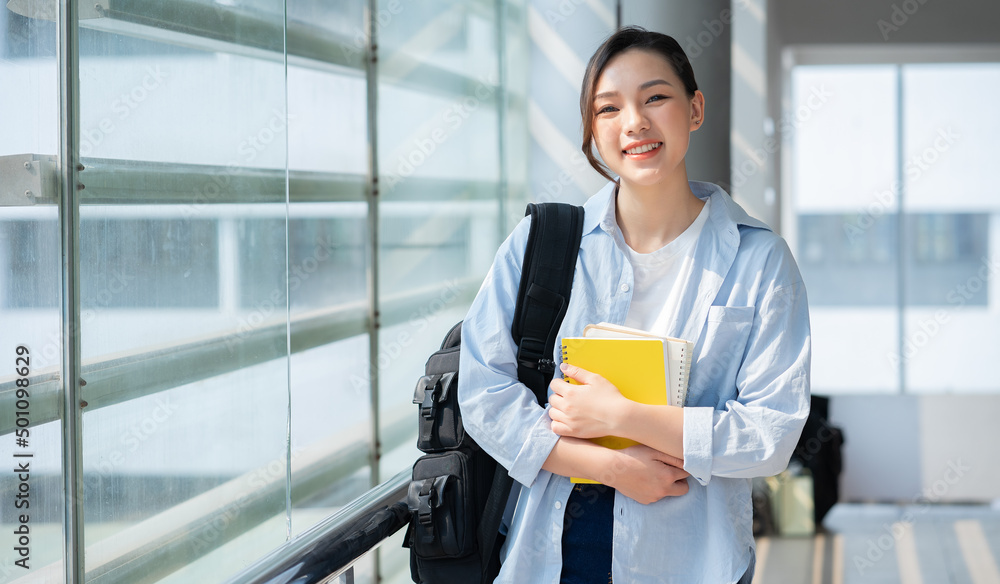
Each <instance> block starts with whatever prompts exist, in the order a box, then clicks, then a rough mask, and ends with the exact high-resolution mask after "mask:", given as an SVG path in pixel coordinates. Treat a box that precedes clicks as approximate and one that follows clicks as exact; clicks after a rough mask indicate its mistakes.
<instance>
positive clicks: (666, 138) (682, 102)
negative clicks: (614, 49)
mask: <svg viewBox="0 0 1000 584" xmlns="http://www.w3.org/2000/svg"><path fill="white" fill-rule="evenodd" d="M703 113H704V97H702V95H701V92H700V91H696V92H695V97H693V98H688V96H687V93H686V92H685V90H684V84H683V82H681V79H680V77H678V75H677V73H675V72H674V69H673V67H671V66H670V64H669V63H668V62H667V61H666V59H664V58H663V57H661V56H660V55H658V54H656V53H653V52H650V51H645V50H639V49H632V50H628V51H625V52H624V53H621V54H620V55H617V56H615V57H614V58H613V59H611V61H609V62H608V64H607V66H606V67H605V68H604V71H603V73H601V77H600V78H599V79H598V80H597V86H596V88H595V91H594V119H593V120H592V121H591V123H592V124H593V129H594V143H595V144H596V145H597V151H598V152H600V154H601V158H602V159H604V162H605V164H607V166H608V168H610V169H611V170H612V171H613V172H614V173H616V174H617V175H618V176H620V177H621V179H622V182H623V183H630V184H633V185H636V186H650V185H655V184H657V183H660V182H662V181H664V180H666V179H667V178H668V177H670V176H671V175H673V174H674V172H676V171H677V170H678V169H680V170H683V166H684V155H685V154H686V153H687V148H688V142H689V138H690V133H691V131H693V130H695V129H697V128H698V125H699V124H698V122H700V120H701V119H702V114H703Z"/></svg>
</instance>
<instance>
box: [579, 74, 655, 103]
mask: <svg viewBox="0 0 1000 584" xmlns="http://www.w3.org/2000/svg"><path fill="white" fill-rule="evenodd" d="M655 85H669V86H670V87H673V86H674V84H673V83H671V82H669V81H667V80H666V79H653V80H652V81H647V82H645V83H643V84H642V85H640V86H639V91H643V90H646V89H649V88H650V87H653V86H655ZM616 95H618V92H617V91H605V92H604V93H598V94H597V95H595V96H594V100H595V101H596V100H598V99H604V98H606V97H613V96H616Z"/></svg>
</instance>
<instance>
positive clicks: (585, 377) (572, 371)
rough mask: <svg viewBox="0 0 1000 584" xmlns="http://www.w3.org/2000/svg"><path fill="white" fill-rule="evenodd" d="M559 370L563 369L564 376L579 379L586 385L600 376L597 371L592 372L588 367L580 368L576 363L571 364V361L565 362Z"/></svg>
mask: <svg viewBox="0 0 1000 584" xmlns="http://www.w3.org/2000/svg"><path fill="white" fill-rule="evenodd" d="M559 370H560V371H562V374H563V377H569V378H570V379H573V380H574V381H579V382H580V383H582V384H584V385H586V384H588V383H591V382H592V381H593V380H594V379H597V378H600V375H598V374H596V373H591V372H590V371H587V370H586V369H580V368H579V367H577V366H576V365H570V364H569V363H563V364H562V365H560V366H559Z"/></svg>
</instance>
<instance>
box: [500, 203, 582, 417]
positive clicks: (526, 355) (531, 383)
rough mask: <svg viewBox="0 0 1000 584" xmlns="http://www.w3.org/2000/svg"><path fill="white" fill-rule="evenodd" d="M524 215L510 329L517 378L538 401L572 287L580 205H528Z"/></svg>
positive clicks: (546, 381) (543, 396) (543, 392)
mask: <svg viewBox="0 0 1000 584" xmlns="http://www.w3.org/2000/svg"><path fill="white" fill-rule="evenodd" d="M525 215H531V228H530V230H529V231H528V245H527V247H526V248H525V252H524V261H523V263H522V265H521V283H520V285H519V287H518V291H517V304H516V307H515V309H514V320H513V322H512V323H511V330H510V332H511V335H512V336H513V337H514V342H515V343H517V346H518V351H517V377H518V379H519V380H520V381H521V383H524V384H525V385H527V386H528V387H529V388H531V390H532V391H533V392H534V393H535V397H536V398H538V403H540V404H544V403H545V402H546V394H547V390H548V385H549V382H550V381H552V376H553V374H554V373H555V363H554V362H553V361H552V353H553V351H554V350H555V342H556V336H557V335H558V333H559V325H560V324H561V323H562V319H563V316H565V315H566V308H567V306H568V305H569V297H570V291H571V290H572V288H573V272H574V270H575V269H576V258H577V255H578V253H579V251H580V238H581V236H582V235H583V207H578V206H575V205H570V204H567V203H530V204H528V208H527V209H526V211H525Z"/></svg>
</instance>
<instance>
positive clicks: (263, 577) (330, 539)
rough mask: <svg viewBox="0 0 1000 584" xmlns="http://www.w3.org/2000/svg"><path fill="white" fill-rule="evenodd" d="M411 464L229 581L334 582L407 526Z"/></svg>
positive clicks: (232, 583)
mask: <svg viewBox="0 0 1000 584" xmlns="http://www.w3.org/2000/svg"><path fill="white" fill-rule="evenodd" d="M410 477H411V470H410V469H405V470H402V471H400V472H399V474H397V475H396V476H394V477H392V478H391V479H389V480H388V481H386V482H384V483H382V484H380V485H378V486H377V487H375V488H373V489H371V490H370V491H368V492H366V493H365V494H363V495H362V496H360V497H358V498H357V499H355V500H354V501H353V502H352V503H350V504H349V505H348V506H346V507H344V508H343V509H341V510H340V511H338V512H337V513H334V514H333V515H331V516H330V517H328V518H327V519H325V520H323V521H321V522H320V523H318V524H316V525H315V526H314V527H312V528H311V529H309V530H308V531H306V532H304V533H302V534H300V535H298V536H297V537H295V538H293V539H292V540H290V541H289V542H288V543H286V544H285V545H283V546H281V547H279V548H278V549H276V550H274V551H273V552H271V553H270V554H268V555H266V556H264V557H263V558H261V559H260V560H259V561H257V562H256V563H254V564H253V565H251V566H249V567H248V568H247V569H245V570H243V571H242V572H240V573H239V574H237V575H235V576H233V577H232V578H231V579H229V580H228V581H227V584H279V583H285V582H295V583H296V584H313V583H318V582H323V581H328V579H329V578H331V577H336V576H338V575H340V574H341V573H342V572H343V571H345V570H347V569H348V568H350V566H351V565H352V564H353V563H354V562H355V561H357V559H358V558H360V557H361V556H363V555H364V554H366V553H368V552H369V551H371V550H372V549H374V548H375V547H377V546H378V545H379V544H380V543H382V542H383V541H385V540H386V539H388V538H389V537H390V536H392V535H393V534H394V533H396V532H397V531H399V530H400V529H401V528H403V527H404V526H405V525H406V521H407V516H406V512H407V511H406V503H405V500H406V491H407V486H408V485H409V483H410Z"/></svg>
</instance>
